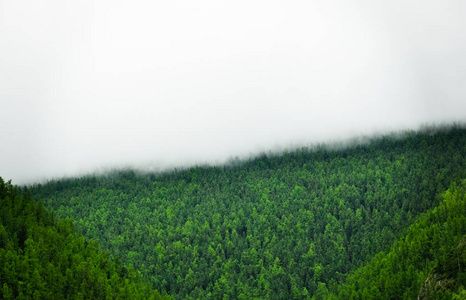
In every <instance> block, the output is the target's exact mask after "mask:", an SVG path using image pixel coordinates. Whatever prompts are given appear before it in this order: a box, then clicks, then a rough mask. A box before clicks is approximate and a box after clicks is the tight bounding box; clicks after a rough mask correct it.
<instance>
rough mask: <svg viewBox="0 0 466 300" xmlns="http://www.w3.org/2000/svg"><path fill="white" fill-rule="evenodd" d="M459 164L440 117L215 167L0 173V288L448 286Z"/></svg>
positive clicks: (464, 139) (455, 279)
mask: <svg viewBox="0 0 466 300" xmlns="http://www.w3.org/2000/svg"><path fill="white" fill-rule="evenodd" d="M465 167H466V129H465V128H463V127H461V126H449V127H442V128H436V129H426V130H419V131H407V132H400V133H396V134H388V135H384V136H378V137H373V138H370V139H368V140H365V141H362V142H357V143H352V144H348V145H333V146H332V145H327V146H326V145H319V146H312V147H303V148H299V149H294V150H288V151H284V152H281V153H268V154H262V155H259V156H257V157H255V158H253V159H248V160H239V159H235V160H232V161H231V162H230V163H229V164H225V165H219V166H197V167H191V168H186V169H175V170H171V171H165V172H159V173H154V172H143V171H136V170H115V171H113V172H109V173H105V174H93V175H86V176H82V177H77V178H63V179H58V180H51V181H49V182H46V183H42V184H34V185H31V186H23V187H14V186H12V185H11V184H10V183H4V182H3V181H1V182H2V184H3V187H0V188H1V189H2V192H1V195H0V196H1V198H2V201H5V202H2V210H1V213H2V215H1V220H2V225H1V227H0V246H1V247H0V267H1V268H2V269H1V273H0V283H1V284H2V286H3V290H1V289H0V293H3V294H2V295H3V297H4V298H7V297H10V296H12V297H19V296H20V295H21V293H22V295H24V296H25V297H26V298H28V297H37V298H39V299H48V298H47V295H50V294H47V293H52V292H53V293H55V292H57V293H62V295H63V297H61V298H74V297H82V298H88V297H87V296H89V294H85V293H94V294H91V295H92V296H93V297H95V298H107V299H112V298H116V297H110V296H109V295H113V293H115V295H117V294H118V293H120V294H118V295H120V296H119V297H120V298H121V299H124V298H125V297H128V296H129V295H143V294H147V295H148V296H149V295H152V297H153V298H157V297H159V298H160V297H168V296H167V294H168V295H170V296H172V297H174V298H175V299H311V298H313V299H413V298H417V297H420V298H426V299H431V298H432V299H462V298H461V297H464V296H466V295H465V294H466V292H465V290H464V288H466V273H465V269H466V252H465V251H464V250H465V248H466V242H465V241H466V238H465V237H466V219H465V216H466V203H465V201H466V198H465V181H463V180H464V179H465V178H466V168H465ZM15 199H21V200H15ZM32 199H34V200H32ZM17 201H19V202H18V203H20V204H17ZM34 201H35V202H34ZM4 203H6V204H5V205H4ZM26 208H27V209H26ZM44 236H45V237H44ZM52 240H53V241H54V242H52ZM71 241H73V242H71ZM30 248H31V249H32V248H33V249H34V250H33V251H32V250H31V249H30ZM31 251H32V252H33V253H35V254H33V256H34V255H35V257H36V260H33V259H32V260H31V259H30V258H29V256H30V255H31V254H29V253H31ZM50 253H52V254H50ZM7 254H8V255H9V256H7ZM39 254H40V255H39ZM10 256H11V257H15V260H12V259H10ZM75 256H76V258H75ZM12 261H14V263H12ZM12 264H13V265H14V266H13V267H12ZM47 268H52V269H54V270H55V271H54V272H58V273H59V274H62V275H60V276H58V277H60V278H59V279H57V278H55V279H54V278H50V276H49V274H51V273H52V272H47V270H48V269H47ZM35 270H39V271H37V272H36V271H35ZM60 272H61V273H60ZM53 274H56V273H53ZM31 276H37V278H39V279H31V278H32V277H31ZM65 276H71V277H73V276H74V277H73V279H72V280H71V279H70V282H71V283H70V284H69V285H70V286H69V287H66V286H67V285H66V284H65V282H67V281H65V279H64V278H65ZM86 276H87V277H86ZM34 282H39V283H40V286H37V287H36V286H34V284H35V283H34ZM57 282H59V283H57ZM29 285H31V286H30V287H29V289H28V286H29ZM87 286H89V288H87ZM36 290H37V291H39V292H38V293H39V294H37V295H35V296H34V293H35V291H36ZM159 291H160V292H159ZM26 295H28V296H26ZM60 295H61V294H60ZM70 295H80V296H70ZM141 297H142V296H141Z"/></svg>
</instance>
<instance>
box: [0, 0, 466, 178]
mask: <svg viewBox="0 0 466 300" xmlns="http://www.w3.org/2000/svg"><path fill="white" fill-rule="evenodd" d="M465 6H466V4H464V1H459V0H458V1H422V2H421V1H401V0H396V1H377V2H373V1H363V0H360V1H351V3H350V2H348V1H275V0H273V1H233V2H224V1H214V0H210V1H142V0H137V1H108V0H105V1H63V0H60V1H59V0H52V1H32V2H31V1H23V0H15V1H9V0H7V1H1V2H0V155H1V156H0V172H1V173H0V176H2V177H4V178H6V179H10V178H11V179H13V180H14V181H15V182H16V183H27V182H31V181H35V180H44V179H47V178H51V177H57V176H58V177H59V176H63V175H68V176H69V175H74V174H79V173H83V172H91V171H94V170H96V169H99V168H103V167H105V168H111V167H119V166H128V165H129V166H136V167H148V166H150V167H151V168H162V169H163V168H166V167H171V166H177V165H178V166H184V165H190V164H194V163H205V162H207V163H217V162H222V161H225V160H227V159H228V158H230V157H231V156H236V155H238V156H247V155H249V154H250V153H257V152H258V151H267V150H269V149H275V148H277V147H288V146H289V145H302V144H308V143H315V142H324V141H328V140H335V139H345V138H348V137H351V136H355V135H361V134H372V133H377V132H382V133H383V132H387V131H392V130H400V129H407V128H413V129H416V128H418V127H419V126H420V125H421V124H426V123H427V124H431V123H439V122H454V121H464V120H465V117H466V100H465V99H466V88H465V87H464V86H465V85H464V83H465V82H466V59H465V58H464V53H466V32H465V30H464V28H466V20H465V19H464V16H463V12H464V11H466V7H465Z"/></svg>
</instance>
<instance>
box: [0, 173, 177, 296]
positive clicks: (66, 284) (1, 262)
mask: <svg viewBox="0 0 466 300" xmlns="http://www.w3.org/2000/svg"><path fill="white" fill-rule="evenodd" d="M0 298H2V299H169V297H166V296H160V294H159V293H158V292H157V291H154V290H152V289H151V288H150V287H149V286H148V284H146V283H144V282H142V281H141V280H140V276H139V275H138V274H137V272H136V271H135V270H134V269H133V267H132V266H130V267H129V268H126V267H123V266H120V263H119V262H112V260H111V259H110V258H109V255H108V253H107V252H104V251H102V250H100V249H99V246H98V244H97V242H96V241H95V240H90V241H87V240H86V239H84V237H82V236H79V235H76V234H75V233H74V228H73V225H72V222H71V221H70V220H56V219H55V218H54V214H53V212H49V211H47V210H46V209H44V208H43V207H42V206H41V205H40V204H39V205H36V204H35V203H34V201H33V200H32V199H31V197H30V194H26V195H25V196H24V197H22V196H21V195H20V194H19V193H18V189H17V188H16V187H14V186H12V185H11V184H10V183H9V182H7V183H5V182H4V181H3V179H2V178H1V177H0Z"/></svg>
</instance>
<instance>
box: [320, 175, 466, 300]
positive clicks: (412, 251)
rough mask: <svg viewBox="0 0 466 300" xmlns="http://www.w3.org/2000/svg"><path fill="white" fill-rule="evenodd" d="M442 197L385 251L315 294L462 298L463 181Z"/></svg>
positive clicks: (465, 254)
mask: <svg viewBox="0 0 466 300" xmlns="http://www.w3.org/2000/svg"><path fill="white" fill-rule="evenodd" d="M442 198H443V201H442V203H441V204H440V205H439V206H438V207H436V208H435V209H433V210H429V211H428V212H427V213H426V214H423V215H422V216H421V217H420V219H419V220H418V221H416V222H415V223H414V224H413V225H411V226H410V227H409V230H408V232H407V234H406V235H405V236H403V237H402V238H401V239H399V240H397V241H396V242H395V243H394V245H393V246H392V247H391V248H390V250H389V251H388V253H384V252H380V253H378V254H377V255H376V256H375V257H374V258H373V259H372V260H371V261H370V262H369V263H368V264H367V265H365V266H364V267H362V268H360V269H358V270H357V271H355V272H354V273H353V274H351V275H350V276H349V277H348V278H347V280H346V282H345V283H344V284H343V285H342V286H339V287H338V293H336V294H328V293H327V291H326V289H325V288H324V287H322V288H321V289H320V291H319V293H320V294H318V295H316V296H317V297H316V298H322V299H323V298H331V299H416V298H418V297H419V298H421V299H452V298H453V299H465V298H466V290H465V289H464V288H465V287H466V180H465V181H463V182H462V183H461V184H460V185H456V184H453V185H452V187H451V188H450V189H449V190H447V191H446V192H445V193H443V194H442ZM336 295H338V297H337V296H336Z"/></svg>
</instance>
